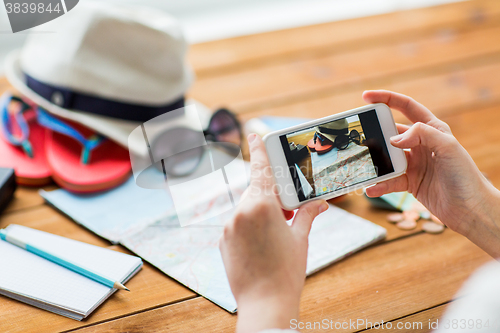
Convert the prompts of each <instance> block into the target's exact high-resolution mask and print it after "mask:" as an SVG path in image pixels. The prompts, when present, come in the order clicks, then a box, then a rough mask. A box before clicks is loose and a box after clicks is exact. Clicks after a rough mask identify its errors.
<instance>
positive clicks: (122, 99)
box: [5, 1, 209, 152]
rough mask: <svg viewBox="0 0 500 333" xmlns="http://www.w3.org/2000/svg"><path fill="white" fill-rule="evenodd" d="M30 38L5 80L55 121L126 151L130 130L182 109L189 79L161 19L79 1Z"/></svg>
mask: <svg viewBox="0 0 500 333" xmlns="http://www.w3.org/2000/svg"><path fill="white" fill-rule="evenodd" d="M42 30H43V31H44V32H45V33H36V32H37V31H42ZM47 31H50V32H51V33H47ZM33 32H35V33H34V34H31V35H30V36H29V37H28V39H27V41H26V43H25V45H24V46H23V48H22V50H20V51H19V50H18V51H14V52H13V53H11V54H10V55H9V56H8V58H7V60H6V66H5V67H6V75H7V78H8V80H9V82H10V83H11V84H12V85H13V86H14V88H16V89H17V90H18V91H19V92H20V93H21V94H23V95H25V96H26V97H27V98H29V99H31V100H32V101H33V102H35V103H36V104H38V105H40V106H41V107H43V108H44V109H46V110H47V111H49V112H50V113H52V114H54V115H56V116H59V117H62V118H66V119H69V120H72V121H75V122H78V123H81V124H83V125H85V126H87V127H89V128H91V129H93V130H95V131H97V132H99V133H101V134H103V135H105V136H107V137H108V138H110V139H112V140H114V141H116V142H117V143H119V144H121V145H123V146H125V147H127V146H128V147H129V149H130V150H131V151H134V150H136V148H137V150H140V148H139V145H140V144H141V143H137V145H136V144H135V143H134V142H128V136H129V134H130V133H131V132H132V131H133V130H134V129H135V128H137V126H140V125H141V124H142V123H144V122H146V121H148V120H150V119H152V118H155V117H156V116H159V115H161V114H164V113H165V112H168V111H171V110H174V109H178V108H181V107H184V105H185V100H184V94H185V92H186V90H187V89H188V87H189V86H190V85H191V83H192V82H193V79H194V75H193V71H192V70H191V68H190V67H189V65H188V64H187V63H186V60H185V54H186V51H187V43H186V41H185V39H184V36H183V34H182V30H181V28H180V25H179V22H178V21H177V20H176V19H175V18H173V17H172V16H170V15H168V14H166V13H163V12H161V11H158V10H152V9H148V8H143V7H136V6H123V5H115V4H106V3H101V2H91V1H86V2H84V3H81V4H80V5H79V6H78V7H77V8H75V10H72V11H71V12H68V13H67V14H66V15H63V16H61V17H59V18H58V19H56V20H53V21H50V22H48V23H46V24H43V25H42V26H41V27H37V28H34V29H33ZM200 109H203V107H201V108H200ZM202 113H203V112H202ZM204 113H207V111H206V110H205V112H204ZM189 114H192V113H189ZM201 118H202V119H201V122H202V126H205V125H206V124H207V123H208V118H209V117H208V116H207V115H201ZM197 122H198V123H199V122H200V120H198V121H197ZM185 123H186V124H188V125H187V126H189V124H190V123H191V120H190V119H188V120H187V121H185ZM136 146H137V147H136ZM141 150H142V149H141ZM141 152H142V151H141Z"/></svg>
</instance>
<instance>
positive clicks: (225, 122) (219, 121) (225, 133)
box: [208, 109, 241, 145]
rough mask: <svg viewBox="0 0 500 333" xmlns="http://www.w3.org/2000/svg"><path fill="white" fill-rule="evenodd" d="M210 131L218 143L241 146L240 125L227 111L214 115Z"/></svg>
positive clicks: (223, 110) (220, 111)
mask: <svg viewBox="0 0 500 333" xmlns="http://www.w3.org/2000/svg"><path fill="white" fill-rule="evenodd" d="M208 129H209V131H210V132H211V133H213V135H214V136H215V140H216V141H220V142H230V143H233V144H235V145H241V131H240V126H239V123H238V121H237V120H236V118H235V117H234V116H233V115H232V114H231V113H230V112H229V111H227V110H226V109H221V110H219V111H217V112H216V113H215V114H214V116H213V118H212V120H211V121H210V125H209V128H208Z"/></svg>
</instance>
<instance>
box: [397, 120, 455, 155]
mask: <svg viewBox="0 0 500 333" xmlns="http://www.w3.org/2000/svg"><path fill="white" fill-rule="evenodd" d="M449 139H450V136H449V135H448V134H446V133H443V132H441V131H440V130H438V129H436V128H434V127H432V126H430V125H427V124H424V123H415V124H414V125H413V126H411V127H410V129H408V130H407V131H406V132H404V133H402V134H399V135H396V136H393V137H391V144H392V145H393V146H394V147H397V148H402V149H408V148H414V147H417V146H424V147H427V148H429V149H430V150H432V151H435V150H436V149H438V148H439V147H440V146H443V145H445V144H446V142H447V141H448V140H449Z"/></svg>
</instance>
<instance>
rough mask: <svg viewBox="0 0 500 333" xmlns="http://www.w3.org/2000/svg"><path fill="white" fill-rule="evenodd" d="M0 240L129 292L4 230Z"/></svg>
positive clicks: (0, 233)
mask: <svg viewBox="0 0 500 333" xmlns="http://www.w3.org/2000/svg"><path fill="white" fill-rule="evenodd" d="M0 238H1V239H2V240H4V241H6V242H8V243H10V244H12V245H16V246H18V247H20V248H22V249H24V250H26V251H28V252H31V253H33V254H36V255H37V256H40V257H42V258H44V259H47V260H49V261H52V262H53V263H55V264H58V265H60V266H63V267H65V268H67V269H70V270H72V271H73V272H75V273H78V274H81V275H83V276H85V277H88V278H89V279H92V280H94V281H96V282H99V283H101V284H103V285H105V286H106V287H109V288H114V289H120V290H126V291H130V290H129V289H128V288H127V287H125V286H124V285H123V284H121V283H120V282H118V281H113V280H111V279H109V278H107V277H105V276H103V275H101V274H98V273H96V272H93V271H92V270H90V269H88V268H85V267H82V266H81V265H77V264H75V263H72V262H71V261H69V260H67V259H63V258H61V257H59V256H56V255H54V254H52V253H49V252H47V251H45V250H42V249H39V248H37V247H36V246H33V245H30V244H28V243H26V242H24V241H23V240H21V239H19V238H16V237H14V236H11V235H9V234H8V233H7V231H6V230H4V229H2V230H0Z"/></svg>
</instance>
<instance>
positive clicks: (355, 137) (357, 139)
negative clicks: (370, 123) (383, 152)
mask: <svg viewBox="0 0 500 333" xmlns="http://www.w3.org/2000/svg"><path fill="white" fill-rule="evenodd" d="M349 137H350V138H351V140H352V141H354V142H355V143H357V144H358V145H359V144H360V142H361V136H360V135H359V132H358V131H356V130H352V131H351V133H349Z"/></svg>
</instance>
